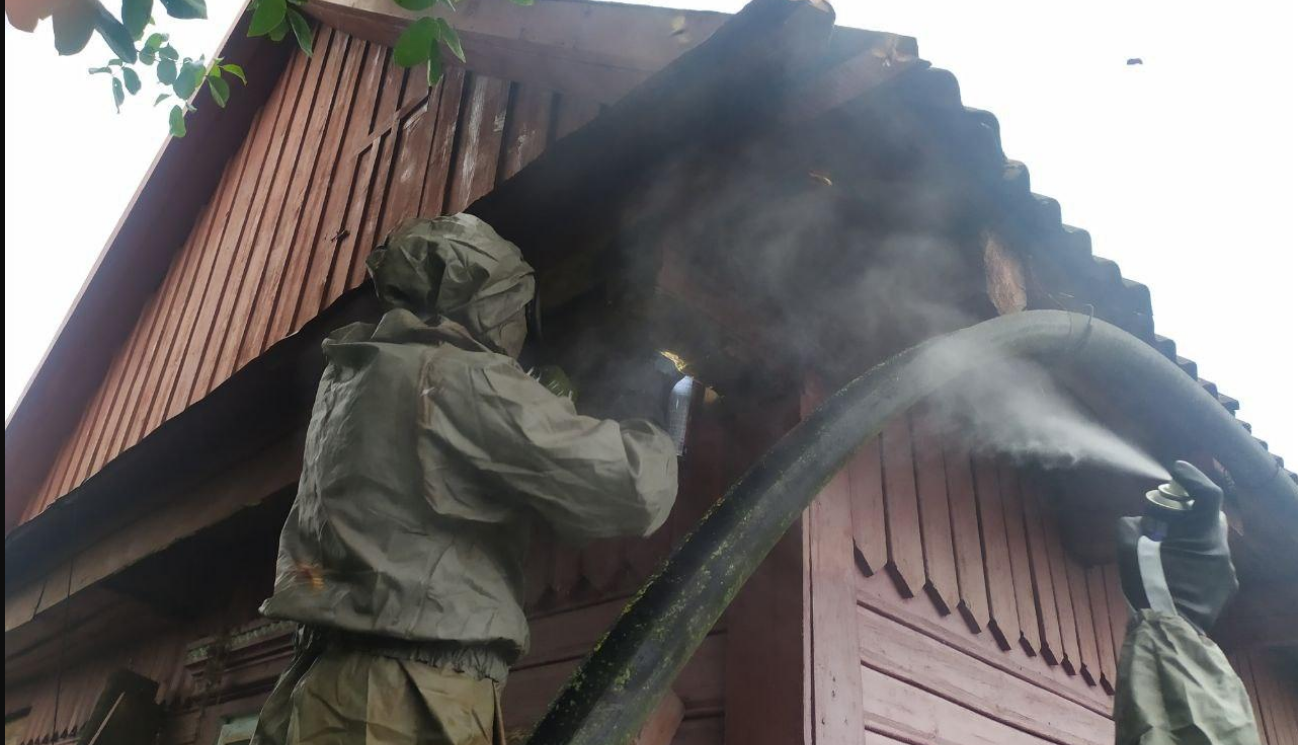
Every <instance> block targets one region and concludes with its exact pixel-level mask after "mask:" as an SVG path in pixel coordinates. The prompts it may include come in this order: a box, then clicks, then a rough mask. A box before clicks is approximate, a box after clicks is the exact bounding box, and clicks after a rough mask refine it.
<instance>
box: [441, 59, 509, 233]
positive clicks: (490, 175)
mask: <svg viewBox="0 0 1298 745" xmlns="http://www.w3.org/2000/svg"><path fill="white" fill-rule="evenodd" d="M466 88H467V90H466V91H465V94H464V95H465V99H466V100H465V103H464V105H463V113H462V117H463V118H462V120H461V123H460V127H459V130H460V131H459V137H460V144H459V148H458V153H457V155H458V158H457V162H456V164H455V175H454V177H453V178H452V180H451V188H450V199H449V202H448V206H447V211H448V212H451V213H456V212H462V211H464V209H465V208H466V207H468V206H469V205H470V204H472V203H473V202H474V201H475V200H477V199H478V197H480V196H482V195H483V194H486V193H487V192H488V191H490V190H491V187H492V185H493V184H494V183H495V180H496V163H497V160H498V159H499V157H500V141H501V138H502V137H503V135H504V130H505V104H506V103H507V97H508V93H509V84H508V83H506V82H505V81H503V80H498V79H496V78H489V77H486V76H483V75H476V74H474V73H469V74H468V76H467V79H466Z"/></svg>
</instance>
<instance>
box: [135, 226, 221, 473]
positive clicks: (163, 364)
mask: <svg viewBox="0 0 1298 745" xmlns="http://www.w3.org/2000/svg"><path fill="white" fill-rule="evenodd" d="M215 213H216V205H215V204H214V203H210V202H209V203H208V204H207V205H206V206H205V207H204V208H203V212H202V215H201V217H200V218H199V224H198V226H196V227H195V230H194V232H193V233H191V234H190V236H189V239H188V240H187V241H186V243H185V246H184V248H183V249H181V250H182V251H183V252H184V254H185V269H184V273H183V274H181V275H177V276H176V277H168V281H170V282H174V283H175V286H174V288H173V291H174V297H173V298H172V304H171V307H170V308H169V310H168V313H167V323H166V325H165V326H164V327H163V329H162V337H161V339H159V343H158V354H157V356H156V357H154V359H153V362H152V363H151V364H150V365H149V371H148V372H149V377H148V380H147V381H146V383H145V389H144V395H143V397H142V398H141V399H140V407H139V411H138V415H137V416H134V417H132V432H131V434H130V436H129V437H128V438H127V443H126V447H129V446H130V445H133V444H135V443H137V442H139V441H140V440H141V439H143V438H144V436H145V435H146V434H148V433H149V432H151V431H153V428H154V427H156V426H157V423H158V422H159V421H161V419H162V410H163V407H164V406H165V405H166V398H167V395H168V393H169V392H170V389H171V382H172V381H173V380H174V376H169V375H168V373H167V370H168V368H169V366H170V365H171V363H172V360H173V359H174V357H175V354H176V352H177V350H176V340H177V339H178V338H179V337H180V331H181V328H183V326H182V323H183V321H184V317H185V309H186V307H187V306H188V300H189V299H190V298H191V297H192V295H191V293H190V288H192V287H193V286H194V283H195V282H197V281H198V277H199V276H201V275H202V270H201V267H202V263H203V261H202V259H203V255H202V254H203V252H202V251H201V250H199V249H200V247H201V246H203V245H204V244H206V242H207V236H208V231H209V228H210V227H211V224H212V223H213V222H215ZM173 369H174V368H173ZM155 415H156V416H155Z"/></svg>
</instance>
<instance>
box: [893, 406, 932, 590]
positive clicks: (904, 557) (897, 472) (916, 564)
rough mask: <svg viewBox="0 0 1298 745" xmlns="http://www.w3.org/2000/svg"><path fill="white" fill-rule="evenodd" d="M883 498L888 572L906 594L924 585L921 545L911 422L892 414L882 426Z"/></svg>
mask: <svg viewBox="0 0 1298 745" xmlns="http://www.w3.org/2000/svg"><path fill="white" fill-rule="evenodd" d="M883 499H884V505H885V513H886V519H885V521H884V522H885V524H886V525H887V527H888V574H889V575H890V576H891V577H892V579H893V582H895V583H896V584H897V590H898V591H899V592H901V594H902V595H903V596H905V597H914V595H915V593H916V592H918V591H919V589H920V588H921V587H923V586H924V547H923V545H922V539H921V537H920V532H919V501H918V499H917V497H916V495H915V459H914V456H913V454H912V453H911V447H910V421H909V420H908V419H907V418H906V416H905V415H904V414H903V415H900V416H896V417H893V419H892V420H891V421H889V422H888V424H886V425H885V426H884V428H883Z"/></svg>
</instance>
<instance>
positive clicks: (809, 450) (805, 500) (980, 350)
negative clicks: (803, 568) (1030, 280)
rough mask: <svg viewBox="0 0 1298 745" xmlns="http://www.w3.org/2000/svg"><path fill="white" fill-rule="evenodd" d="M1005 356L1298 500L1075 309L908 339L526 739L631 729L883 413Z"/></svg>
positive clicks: (1221, 425)
mask: <svg viewBox="0 0 1298 745" xmlns="http://www.w3.org/2000/svg"><path fill="white" fill-rule="evenodd" d="M1006 358H1028V359H1033V360H1036V361H1039V362H1041V363H1043V364H1046V365H1049V366H1054V367H1056V370H1057V372H1060V373H1063V377H1065V378H1071V377H1074V376H1076V377H1079V378H1081V379H1084V380H1085V381H1087V382H1088V383H1089V384H1092V385H1096V386H1099V388H1100V390H1103V391H1105V394H1106V396H1108V397H1109V398H1110V399H1111V400H1112V401H1113V402H1114V403H1115V404H1116V405H1118V406H1119V407H1122V408H1124V409H1125V410H1128V411H1130V412H1131V413H1133V414H1134V415H1136V416H1140V417H1142V418H1145V419H1147V420H1154V421H1155V423H1156V424H1160V425H1163V426H1166V427H1169V428H1172V431H1181V432H1188V433H1193V434H1194V435H1195V440H1196V442H1197V443H1198V444H1199V445H1201V446H1202V447H1205V448H1206V449H1208V450H1209V451H1210V452H1212V453H1213V454H1214V455H1215V456H1216V458H1217V460H1218V461H1220V462H1221V463H1222V464H1223V465H1224V466H1225V467H1226V468H1227V470H1229V471H1230V473H1231V474H1232V475H1233V476H1234V478H1235V480H1236V482H1238V483H1240V484H1241V486H1243V487H1244V488H1246V489H1247V490H1248V491H1250V492H1251V493H1253V494H1255V495H1257V496H1259V497H1265V498H1267V499H1274V500H1280V501H1282V502H1284V503H1286V504H1288V505H1289V506H1291V507H1292V506H1293V505H1298V485H1295V484H1294V483H1293V481H1292V480H1290V479H1289V478H1288V477H1287V475H1286V474H1284V473H1283V472H1282V471H1281V469H1280V468H1279V466H1278V464H1277V463H1276V461H1275V459H1274V458H1273V457H1271V456H1270V455H1269V454H1268V453H1267V452H1266V451H1265V450H1264V449H1263V448H1262V447H1261V446H1260V445H1259V444H1258V443H1257V442H1256V441H1254V440H1253V438H1252V437H1251V436H1250V435H1249V434H1248V433H1247V432H1246V431H1245V430H1244V428H1243V427H1242V426H1241V425H1240V424H1239V423H1238V422H1237V421H1236V420H1235V419H1234V418H1233V417H1232V416H1231V415H1230V414H1229V413H1227V412H1226V411H1225V410H1224V409H1223V408H1222V406H1221V405H1220V404H1219V403H1218V402H1217V401H1216V400H1215V399H1214V398H1213V397H1212V396H1210V395H1209V394H1208V393H1207V392H1206V391H1204V390H1203V389H1202V388H1200V387H1199V386H1198V384H1197V383H1195V382H1194V381H1193V380H1191V378H1190V377H1189V376H1188V375H1186V374H1185V373H1184V372H1182V371H1181V370H1180V369H1179V368H1178V367H1177V366H1176V365H1174V364H1172V363H1171V362H1169V361H1168V360H1167V359H1165V358H1164V357H1162V356H1161V355H1160V354H1159V353H1158V352H1156V351H1155V350H1154V349H1152V348H1151V347H1149V346H1148V345H1146V344H1145V343H1143V342H1141V341H1140V340H1139V339H1136V338H1135V337H1133V336H1131V335H1129V334H1127V333H1126V332H1124V331H1122V330H1120V329H1118V328H1116V327H1114V326H1111V325H1109V324H1107V323H1104V322H1102V321H1097V320H1094V319H1091V318H1088V317H1087V316H1081V315H1076V314H1072V313H1066V312H1063V311H1030V312H1025V313H1018V314H1015V315H1010V316H1004V317H1001V318H996V319H993V320H990V321H986V322H983V323H980V324H978V325H976V326H971V327H969V328H966V329H962V330H960V331H957V332H954V333H952V334H949V335H947V336H944V337H940V338H937V339H933V340H931V341H929V342H926V343H924V344H921V345H919V346H917V347H913V348H911V349H909V350H907V351H905V352H903V353H901V354H899V355H897V356H896V357H893V358H892V359H889V360H888V361H886V362H884V363H882V364H880V365H878V366H876V367H875V368H873V369H872V370H870V371H869V372H867V373H865V374H864V375H862V376H861V377H859V378H857V379H856V380H853V381H852V382H851V383H848V384H847V385H846V386H844V387H843V388H842V389H841V390H839V391H838V393H836V394H834V395H833V396H831V397H830V398H828V399H827V400H825V401H824V402H823V403H822V404H821V405H820V407H819V408H817V409H816V411H815V412H813V413H812V414H811V416H809V417H808V418H807V419H806V420H804V421H803V422H802V423H801V424H799V425H798V426H797V427H795V428H794V429H793V430H791V431H790V432H789V433H788V434H786V435H785V436H784V437H783V438H782V439H781V440H780V441H779V442H778V443H777V444H776V445H775V446H774V447H773V448H772V449H771V450H770V452H768V453H767V454H766V455H765V456H764V457H763V458H761V459H760V460H759V461H758V462H757V463H756V464H755V465H754V466H753V467H752V468H751V469H750V470H749V471H748V472H747V473H746V474H745V475H744V476H743V478H741V479H740V480H739V481H738V482H737V483H736V484H735V485H734V486H733V487H731V488H730V490H729V491H728V492H726V495H725V496H724V497H723V498H722V499H721V500H719V501H718V502H717V503H716V504H715V505H714V506H713V507H712V509H711V510H710V511H709V512H708V514H707V515H706V516H705V517H704V519H703V520H702V522H701V523H700V524H699V526H698V528H696V529H695V531H694V532H693V533H692V534H691V535H690V536H689V537H688V538H687V539H686V540H685V542H684V543H683V544H682V545H681V546H680V547H679V548H678V549H677V550H676V551H675V552H674V553H673V554H672V556H671V557H670V558H669V559H668V560H667V562H666V563H665V564H664V565H663V566H662V567H661V568H660V569H659V570H658V572H657V573H656V574H655V575H654V576H653V577H651V578H650V579H649V581H648V583H647V584H646V585H645V586H644V588H643V589H642V590H641V592H640V594H639V595H637V596H636V597H635V598H634V599H633V600H632V601H631V603H630V604H628V605H627V607H626V609H625V610H624V611H623V612H622V615H621V616H620V617H619V618H618V620H617V622H616V623H615V624H614V625H613V627H612V628H611V629H610V630H609V632H608V633H607V634H606V635H605V636H604V638H603V639H601V640H600V641H599V643H598V644H597V645H596V646H595V648H594V649H593V650H592V651H591V653H590V655H589V656H588V657H587V658H586V660H585V662H584V663H583V664H582V666H581V667H580V668H578V669H577V671H576V672H575V673H573V676H572V678H571V679H569V681H568V683H567V685H566V686H565V687H564V689H563V691H562V692H560V694H559V696H558V698H556V699H555V700H554V702H553V703H552V704H551V706H550V709H549V711H548V712H547V713H546V715H545V717H544V718H543V719H542V720H541V722H540V723H539V724H538V725H537V727H536V730H535V731H534V732H533V734H532V737H531V739H530V740H529V743H530V745H621V744H622V743H625V742H627V741H629V740H630V739H631V738H632V737H634V736H635V735H636V734H637V733H638V732H639V730H640V728H641V726H643V723H644V721H645V720H646V718H648V716H649V714H650V713H652V712H653V710H654V708H655V707H656V706H657V703H658V701H659V699H660V698H661V696H662V694H663V693H664V692H665V691H666V690H667V689H668V687H669V686H670V685H671V683H672V681H673V680H675V678H676V676H677V674H678V673H679V672H680V670H681V668H682V667H683V666H684V665H685V663H686V661H688V660H689V658H690V656H691V655H692V654H693V653H694V650H695V649H697V648H698V646H699V644H700V643H702V641H703V638H704V637H705V636H706V635H707V633H708V631H709V630H710V629H711V628H712V627H713V625H714V624H715V623H716V622H717V619H718V618H719V617H720V616H721V613H722V612H723V611H724V610H725V608H726V607H727V606H728V605H729V604H730V601H731V600H732V599H734V597H735V595H736V593H738V592H739V589H740V587H742V586H743V584H744V582H745V581H746V580H747V579H748V577H749V576H750V575H751V574H752V573H753V571H754V570H755V569H756V568H757V566H758V564H759V563H760V562H761V561H762V559H763V558H765V557H766V555H767V553H768V552H769V551H770V550H771V548H772V547H773V546H774V545H775V543H776V542H777V541H778V540H779V539H780V536H782V535H783V534H784V532H785V531H786V530H787V529H788V528H789V526H790V525H791V524H792V523H793V521H794V520H796V519H797V517H798V515H800V514H801V513H802V511H803V510H804V509H805V508H806V507H807V505H808V504H810V503H811V500H812V499H814V498H815V496H816V494H818V493H819V492H820V490H821V489H822V488H823V487H824V485H825V484H826V483H827V482H828V481H829V480H830V479H831V478H832V477H833V476H834V475H835V474H836V473H837V472H838V471H839V469H841V468H842V466H843V464H844V463H846V462H847V460H848V459H849V458H850V457H851V456H852V455H853V453H854V452H855V451H856V450H857V449H858V448H859V447H860V446H861V445H862V444H863V443H864V442H865V441H866V440H868V439H869V438H870V437H872V436H873V435H875V434H878V432H879V431H880V430H881V429H882V428H883V426H884V424H885V423H886V422H887V421H888V420H890V419H891V418H892V417H893V416H895V415H897V414H899V413H901V412H903V411H905V410H906V409H908V408H910V407H911V406H912V405H913V404H915V403H916V402H917V401H919V400H920V399H921V398H923V397H925V396H927V395H928V394H930V393H932V392H934V391H935V390H937V389H939V388H941V387H942V386H944V385H946V384H947V383H949V382H951V381H953V380H955V379H956V378H959V377H961V376H963V375H965V374H967V373H968V372H969V371H971V370H976V369H978V368H979V367H981V366H983V365H986V364H991V363H995V362H997V361H999V360H1004V359H1006Z"/></svg>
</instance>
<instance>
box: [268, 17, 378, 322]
mask: <svg viewBox="0 0 1298 745" xmlns="http://www.w3.org/2000/svg"><path fill="white" fill-rule="evenodd" d="M334 44H335V45H337V46H338V47H339V48H338V49H337V50H335V51H334V52H333V54H334V55H335V59H336V60H337V61H338V62H339V63H340V64H341V65H342V71H341V73H339V76H338V78H337V80H338V83H337V85H336V87H335V92H334V95H333V104H332V106H331V110H330V114H329V121H328V123H327V124H326V125H325V132H324V135H323V140H322V143H321V146H320V149H319V151H318V153H317V155H316V163H315V166H314V173H313V174H312V176H311V178H310V180H309V182H308V184H307V189H308V191H307V195H306V199H305V205H304V207H303V209H302V217H301V218H300V220H299V221H298V228H297V233H296V234H295V236H294V239H293V244H294V245H295V246H298V248H295V249H294V253H293V260H292V262H291V263H290V264H289V266H288V268H287V269H286V270H285V272H284V280H283V283H282V284H283V288H284V289H283V290H282V291H281V294H280V297H279V299H278V300H277V301H276V305H275V313H274V315H273V316H272V318H271V323H270V329H269V331H268V332H267V334H266V338H267V343H268V344H273V343H275V342H277V341H279V340H280V339H283V338H284V337H286V336H288V334H289V333H291V332H293V331H296V330H297V329H298V328H300V327H301V325H302V324H303V323H305V322H306V321H307V320H308V319H307V318H302V312H301V311H302V300H303V298H304V297H306V296H307V295H308V293H309V294H310V295H311V297H312V298H313V300H314V302H315V303H318V302H319V297H320V295H321V293H322V292H323V284H324V282H325V281H326V278H327V272H328V267H329V265H330V264H331V263H332V262H333V254H334V251H333V248H334V246H335V243H334V242H332V241H329V240H322V239H321V235H320V231H321V227H322V225H323V223H324V220H325V215H324V207H325V204H326V203H327V202H328V201H329V194H330V192H331V190H332V189H333V188H334V184H335V183H336V182H337V181H339V180H340V179H339V174H340V172H342V171H344V170H345V168H344V167H340V160H341V159H340V153H341V151H342V146H343V142H344V141H345V139H346V137H345V136H346V134H347V130H348V127H349V126H350V125H351V121H352V110H353V108H354V107H355V104H356V98H357V84H358V82H359V81H360V68H361V66H362V64H363V63H364V54H363V53H362V52H363V50H364V43H363V42H361V41H360V40H359V39H352V38H350V37H347V36H345V35H343V34H338V35H336V36H335V37H334ZM326 77H327V78H329V77H330V76H329V75H328V73H326ZM321 266H323V267H324V271H325V272H326V274H325V275H324V276H321V274H320V272H319V270H318V269H317V267H321ZM315 311H316V309H313V311H312V313H313V314H314V313H315Z"/></svg>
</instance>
